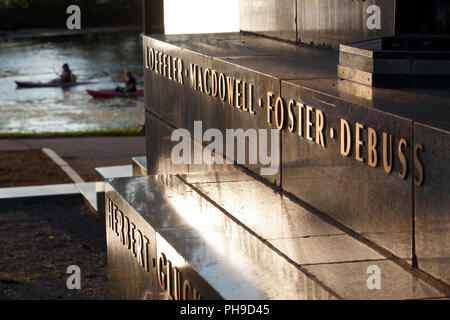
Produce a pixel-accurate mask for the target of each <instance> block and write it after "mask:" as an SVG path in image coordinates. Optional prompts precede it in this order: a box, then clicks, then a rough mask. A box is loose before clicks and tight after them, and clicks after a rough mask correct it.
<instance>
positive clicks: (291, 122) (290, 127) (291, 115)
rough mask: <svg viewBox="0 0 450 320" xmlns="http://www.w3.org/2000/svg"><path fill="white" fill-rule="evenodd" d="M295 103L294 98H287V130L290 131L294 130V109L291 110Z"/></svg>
mask: <svg viewBox="0 0 450 320" xmlns="http://www.w3.org/2000/svg"><path fill="white" fill-rule="evenodd" d="M294 105H295V101H294V100H292V99H291V100H289V103H288V116H289V123H288V130H289V131H290V132H294V111H292V108H293V107H294Z"/></svg>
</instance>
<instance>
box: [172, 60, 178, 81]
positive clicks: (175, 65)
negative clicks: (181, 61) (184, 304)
mask: <svg viewBox="0 0 450 320" xmlns="http://www.w3.org/2000/svg"><path fill="white" fill-rule="evenodd" d="M177 64H178V59H177V58H173V59H172V79H173V80H174V81H177V82H178V78H177V75H178V74H177Z"/></svg>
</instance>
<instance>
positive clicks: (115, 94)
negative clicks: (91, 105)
mask: <svg viewBox="0 0 450 320" xmlns="http://www.w3.org/2000/svg"><path fill="white" fill-rule="evenodd" d="M86 91H87V93H89V94H90V95H91V96H92V97H93V98H94V99H98V98H131V97H142V96H143V95H144V90H136V91H133V92H123V91H115V90H86Z"/></svg>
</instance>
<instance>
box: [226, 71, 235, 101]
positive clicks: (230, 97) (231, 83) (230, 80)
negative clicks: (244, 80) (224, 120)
mask: <svg viewBox="0 0 450 320" xmlns="http://www.w3.org/2000/svg"><path fill="white" fill-rule="evenodd" d="M227 83H228V87H227V90H228V104H229V105H230V107H234V83H235V79H234V78H231V77H227Z"/></svg>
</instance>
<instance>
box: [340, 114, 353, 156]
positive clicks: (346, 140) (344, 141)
mask: <svg viewBox="0 0 450 320" xmlns="http://www.w3.org/2000/svg"><path fill="white" fill-rule="evenodd" d="M351 139H352V136H351V131H350V126H349V124H348V122H347V121H346V120H344V119H341V155H343V156H344V157H348V156H349V155H350V151H351V145H352V143H351V142H352V140H351Z"/></svg>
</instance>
